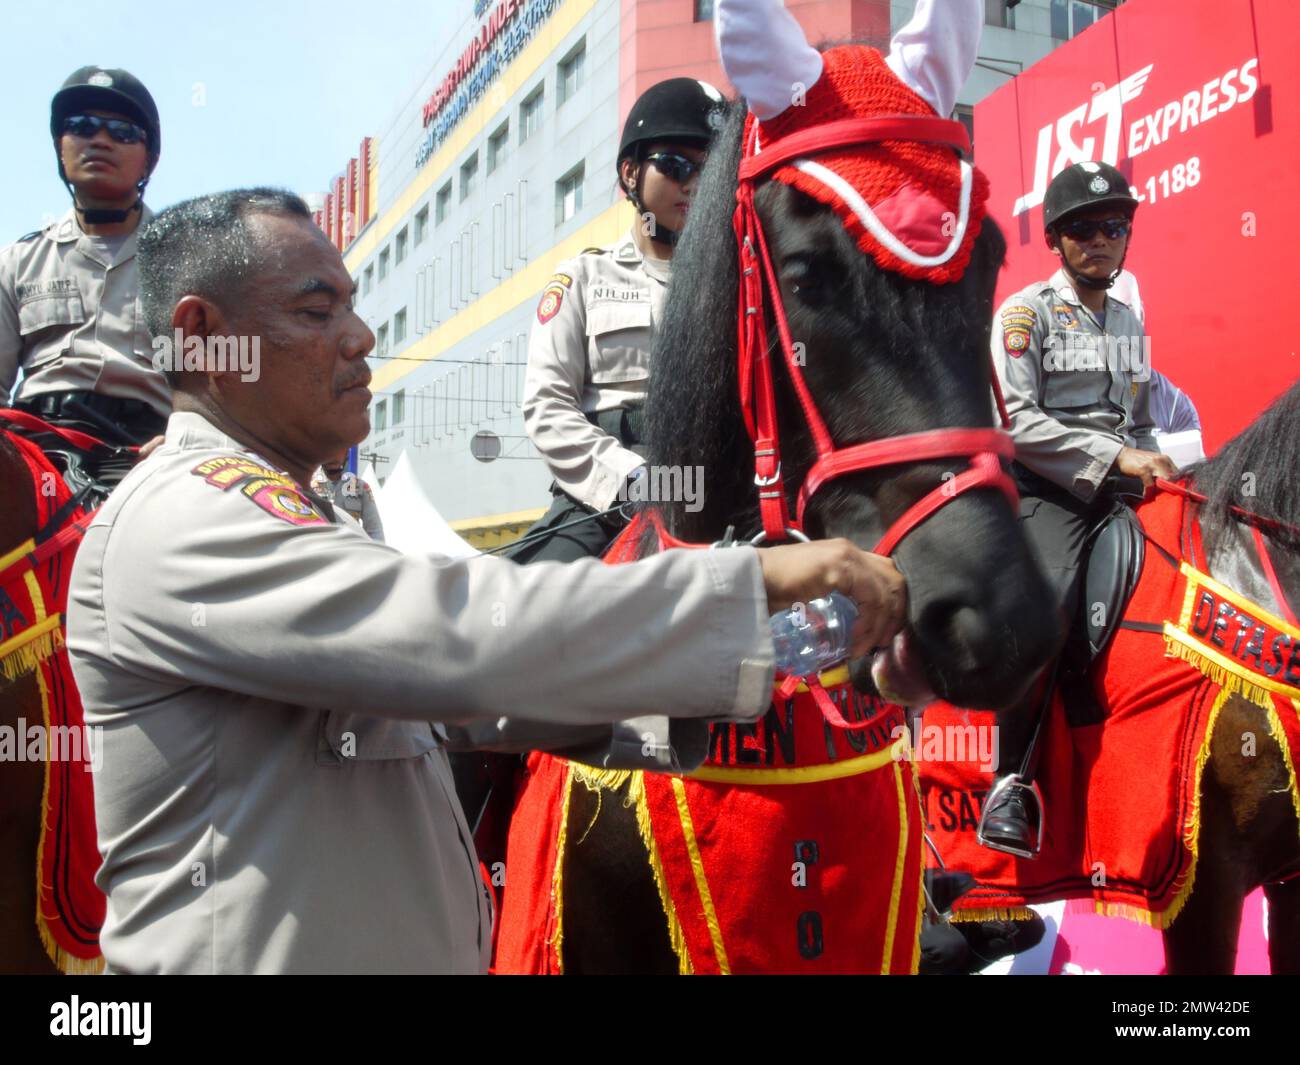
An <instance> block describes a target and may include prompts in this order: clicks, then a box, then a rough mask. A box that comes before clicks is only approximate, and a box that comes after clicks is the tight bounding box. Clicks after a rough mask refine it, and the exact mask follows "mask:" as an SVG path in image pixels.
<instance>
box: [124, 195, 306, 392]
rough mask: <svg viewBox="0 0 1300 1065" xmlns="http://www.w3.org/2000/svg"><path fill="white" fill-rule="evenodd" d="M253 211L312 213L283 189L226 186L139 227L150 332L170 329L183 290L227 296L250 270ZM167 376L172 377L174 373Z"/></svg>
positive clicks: (253, 265)
mask: <svg viewBox="0 0 1300 1065" xmlns="http://www.w3.org/2000/svg"><path fill="white" fill-rule="evenodd" d="M253 214H278V215H287V216H290V217H298V218H305V219H307V220H309V221H310V220H311V217H312V213H311V209H310V208H308V206H307V204H306V203H304V202H303V200H302V198H301V197H299V196H296V195H294V194H293V193H292V192H289V191H287V190H285V189H272V188H252V189H231V190H229V191H228V192H215V193H213V194H212V195H210V196H197V197H195V198H194V199H192V200H184V201H182V202H181V203H178V204H176V205H174V206H172V207H168V208H167V209H166V210H165V211H162V212H161V213H160V214H159V215H158V216H157V217H155V218H153V219H152V220H150V222H149V223H148V224H147V225H146V226H145V227H144V228H143V229H142V230H141V232H140V238H139V242H138V244H137V246H136V259H137V265H138V267H139V270H140V302H141V305H142V306H143V308H144V320H145V325H146V327H147V328H148V330H149V334H150V336H155V337H158V336H169V335H170V333H171V322H172V313H173V312H174V311H175V309H176V304H177V303H178V302H179V301H180V299H181V298H182V297H183V296H203V297H205V298H207V299H211V300H213V301H217V300H223V301H224V300H228V299H229V298H230V297H231V296H232V295H236V294H237V293H238V291H239V287H240V285H242V284H243V283H244V282H245V281H246V280H247V279H248V278H250V277H253V276H256V274H257V272H258V271H257V262H258V259H259V257H260V253H261V249H259V248H258V247H257V245H256V241H254V240H253V238H252V235H251V234H250V232H249V228H248V225H247V219H248V216H249V215H253ZM168 377H169V378H170V379H171V381H172V384H173V385H175V384H176V383H177V375H175V374H173V373H169V374H168Z"/></svg>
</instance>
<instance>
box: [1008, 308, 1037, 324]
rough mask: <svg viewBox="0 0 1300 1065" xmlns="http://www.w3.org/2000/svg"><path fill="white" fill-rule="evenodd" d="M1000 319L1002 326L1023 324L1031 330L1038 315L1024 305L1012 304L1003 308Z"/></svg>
mask: <svg viewBox="0 0 1300 1065" xmlns="http://www.w3.org/2000/svg"><path fill="white" fill-rule="evenodd" d="M1001 318H1002V322H1003V324H1004V325H1007V324H1011V325H1020V324H1024V325H1027V326H1029V327H1031V328H1032V327H1033V325H1034V323H1035V322H1037V321H1038V315H1037V314H1035V313H1034V309H1033V308H1032V307H1030V306H1028V305H1027V304H1024V303H1014V304H1012V305H1011V306H1009V307H1003V308H1002V314H1001Z"/></svg>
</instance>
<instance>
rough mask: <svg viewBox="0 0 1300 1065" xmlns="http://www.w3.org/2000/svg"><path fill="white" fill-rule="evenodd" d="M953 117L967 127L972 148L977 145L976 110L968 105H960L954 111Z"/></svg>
mask: <svg viewBox="0 0 1300 1065" xmlns="http://www.w3.org/2000/svg"><path fill="white" fill-rule="evenodd" d="M952 117H953V118H955V119H956V120H957V121H958V122H960V123H961V124H962V125H963V126H965V127H966V133H967V135H968V136H969V137H970V142H971V146H972V147H974V145H975V109H974V108H973V107H969V106H967V105H966V104H958V105H957V106H956V107H954V108H953V109H952Z"/></svg>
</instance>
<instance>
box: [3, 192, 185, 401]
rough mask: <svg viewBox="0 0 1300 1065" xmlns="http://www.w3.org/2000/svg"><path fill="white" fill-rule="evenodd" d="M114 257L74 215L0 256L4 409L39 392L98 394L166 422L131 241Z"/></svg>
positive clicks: (165, 394) (132, 237)
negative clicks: (137, 405)
mask: <svg viewBox="0 0 1300 1065" xmlns="http://www.w3.org/2000/svg"><path fill="white" fill-rule="evenodd" d="M152 217H153V214H152V212H151V211H150V210H149V208H147V207H145V208H143V212H142V216H141V219H140V225H139V226H137V227H136V228H135V231H134V232H132V233H130V234H129V235H128V236H127V237H126V240H125V241H124V242H123V243H122V246H121V247H120V248H119V249H118V251H117V254H116V255H115V256H112V255H110V254H109V253H108V251H107V250H106V249H105V247H104V244H103V239H104V238H96V237H93V236H90V235H89V234H87V233H83V232H82V231H81V227H80V226H79V225H78V224H77V217H76V212H75V211H74V210H72V209H71V208H69V210H68V213H67V214H66V215H64V216H63V217H62V218H61V219H60V220H59V221H57V222H55V223H54V224H53V225H50V226H47V227H46V228H45V229H44V230H42V231H41V232H39V233H33V234H31V235H30V236H27V237H24V238H23V239H22V240H19V241H17V242H15V243H13V244H10V245H9V246H8V247H7V248H4V249H3V250H0V402H3V401H5V400H6V399H7V398H8V397H9V394H10V391H11V390H12V389H13V386H14V382H15V381H16V380H17V378H18V371H19V370H20V369H21V370H22V371H23V381H22V384H21V385H20V386H19V388H18V393H17V395H15V396H14V397H13V398H14V400H15V401H17V400H19V399H25V398H31V397H32V396H37V395H40V394H41V393H43V392H69V391H82V390H84V391H87V392H99V393H101V394H102V395H105V396H115V397H117V398H119V399H136V400H141V401H143V402H145V403H148V404H149V405H150V406H151V407H153V409H154V410H156V411H157V412H158V413H159V414H160V415H162V416H163V417H164V418H165V417H166V416H167V414H168V413H169V412H170V411H171V407H172V400H171V388H170V387H169V386H168V384H167V379H166V378H165V377H164V376H163V375H162V373H161V372H160V371H158V370H156V369H154V367H153V344H152V343H151V341H150V337H149V331H148V330H147V329H146V328H145V324H144V312H143V311H142V310H141V307H140V300H139V290H140V277H139V272H138V270H137V269H136V260H135V246H136V237H137V236H138V234H139V232H140V226H143V225H144V224H145V223H146V222H148V221H149V219H150V218H152Z"/></svg>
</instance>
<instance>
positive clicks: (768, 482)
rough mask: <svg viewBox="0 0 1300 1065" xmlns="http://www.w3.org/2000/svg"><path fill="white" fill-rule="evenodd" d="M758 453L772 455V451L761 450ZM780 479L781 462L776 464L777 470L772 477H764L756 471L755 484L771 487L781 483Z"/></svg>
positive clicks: (760, 486) (761, 486)
mask: <svg viewBox="0 0 1300 1065" xmlns="http://www.w3.org/2000/svg"><path fill="white" fill-rule="evenodd" d="M756 454H757V455H759V456H761V455H770V454H772V452H771V451H759V452H757V453H756ZM780 481H781V464H780V463H779V462H778V463H777V464H776V472H775V473H773V474H772V476H771V477H762V476H760V475H759V474H758V473H757V472H755V473H754V484H755V485H756V486H757V487H759V488H769V487H771V486H772V485H774V484H779V483H780Z"/></svg>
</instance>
